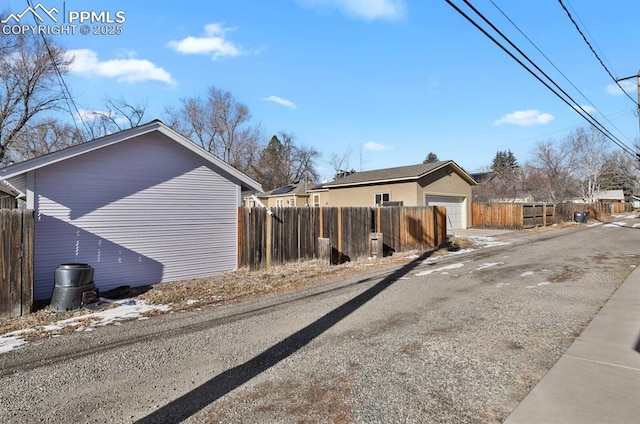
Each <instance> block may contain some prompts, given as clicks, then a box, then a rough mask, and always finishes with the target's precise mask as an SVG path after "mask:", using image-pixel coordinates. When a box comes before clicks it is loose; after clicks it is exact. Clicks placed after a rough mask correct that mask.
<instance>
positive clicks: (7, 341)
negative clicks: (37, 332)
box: [0, 334, 27, 354]
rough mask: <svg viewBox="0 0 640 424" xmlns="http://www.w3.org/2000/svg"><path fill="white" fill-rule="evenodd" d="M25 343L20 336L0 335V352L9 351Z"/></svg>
mask: <svg viewBox="0 0 640 424" xmlns="http://www.w3.org/2000/svg"><path fill="white" fill-rule="evenodd" d="M26 343H27V342H26V341H25V340H23V339H21V338H20V336H9V335H7V334H5V335H3V336H0V354H2V353H7V352H10V351H12V350H13V349H17V348H19V347H20V346H22V345H24V344H26Z"/></svg>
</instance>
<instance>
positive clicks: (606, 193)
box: [593, 190, 624, 203]
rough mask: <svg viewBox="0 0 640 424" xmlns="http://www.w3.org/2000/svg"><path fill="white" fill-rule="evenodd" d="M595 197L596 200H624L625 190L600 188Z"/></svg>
mask: <svg viewBox="0 0 640 424" xmlns="http://www.w3.org/2000/svg"><path fill="white" fill-rule="evenodd" d="M593 197H594V199H595V200H596V202H610V203H611V202H624V191H623V190H600V191H599V192H597V193H596V194H595V195H594V196H593Z"/></svg>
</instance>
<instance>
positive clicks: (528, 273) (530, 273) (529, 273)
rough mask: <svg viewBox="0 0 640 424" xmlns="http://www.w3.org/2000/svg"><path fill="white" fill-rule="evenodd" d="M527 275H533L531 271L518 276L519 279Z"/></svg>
mask: <svg viewBox="0 0 640 424" xmlns="http://www.w3.org/2000/svg"><path fill="white" fill-rule="evenodd" d="M529 275H533V271H525V272H523V273H522V274H520V276H521V277H528V276H529Z"/></svg>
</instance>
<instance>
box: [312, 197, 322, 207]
mask: <svg viewBox="0 0 640 424" xmlns="http://www.w3.org/2000/svg"><path fill="white" fill-rule="evenodd" d="M313 207H314V208H318V207H320V195H319V194H314V195H313Z"/></svg>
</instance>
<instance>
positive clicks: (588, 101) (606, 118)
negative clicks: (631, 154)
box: [489, 0, 633, 143]
mask: <svg viewBox="0 0 640 424" xmlns="http://www.w3.org/2000/svg"><path fill="white" fill-rule="evenodd" d="M489 1H490V2H491V4H492V5H493V6H494V7H495V8H496V9H498V11H499V12H500V13H501V14H502V16H504V17H505V19H506V20H507V21H509V23H510V24H511V25H513V27H514V28H515V29H516V30H518V32H519V33H520V34H522V36H523V37H524V38H525V39H526V40H527V41H528V42H529V43H530V44H531V45H532V46H533V47H534V48H535V49H536V50H537V51H538V53H540V54H541V55H542V57H544V58H545V59H546V60H547V62H549V64H550V65H551V66H553V68H554V69H555V70H556V71H558V73H559V74H560V75H562V77H563V78H564V79H565V80H566V81H567V82H568V83H569V84H570V85H571V86H572V87H573V88H574V89H575V90H576V91H577V92H578V93H579V94H580V95H581V96H582V98H583V99H585V100H586V101H587V103H589V104H590V105H591V106H592V107H593V108H594V109H596V110H598V108H597V107H596V105H594V104H593V102H592V101H591V100H589V98H588V97H587V96H586V95H585V94H584V93H583V92H582V91H581V90H580V89H579V88H578V87H576V85H575V84H574V83H573V82H572V81H571V80H570V79H569V77H567V76H566V75H565V74H564V73H563V72H562V71H561V70H560V69H559V68H558V67H557V66H556V65H555V63H553V61H552V60H551V59H550V58H549V57H548V56H547V55H546V54H544V52H543V51H542V50H541V49H540V48H539V47H538V46H537V45H536V44H535V43H534V42H533V41H532V40H531V39H530V38H529V37H528V36H527V35H526V34H525V33H524V31H522V30H521V29H520V27H519V26H518V25H517V24H516V23H515V22H514V21H513V20H512V19H511V18H510V17H509V16H508V15H507V14H506V13H505V12H504V11H503V10H502V9H501V8H500V6H498V5H497V4H496V3H495V2H494V1H493V0H489ZM602 117H603V118H604V119H605V120H606V121H607V122H608V123H609V124H610V125H611V126H612V127H613V128H615V129H616V130H617V131H618V132H619V133H620V134H622V136H623V137H624V138H625V139H627V141H628V142H630V143H633V142H632V141H631V140H630V139H629V137H627V136H626V135H625V134H624V133H623V132H622V131H621V130H620V129H619V128H618V127H616V126H615V125H614V123H613V122H611V121H610V120H609V118H608V117H607V116H606V115H604V114H602Z"/></svg>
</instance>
